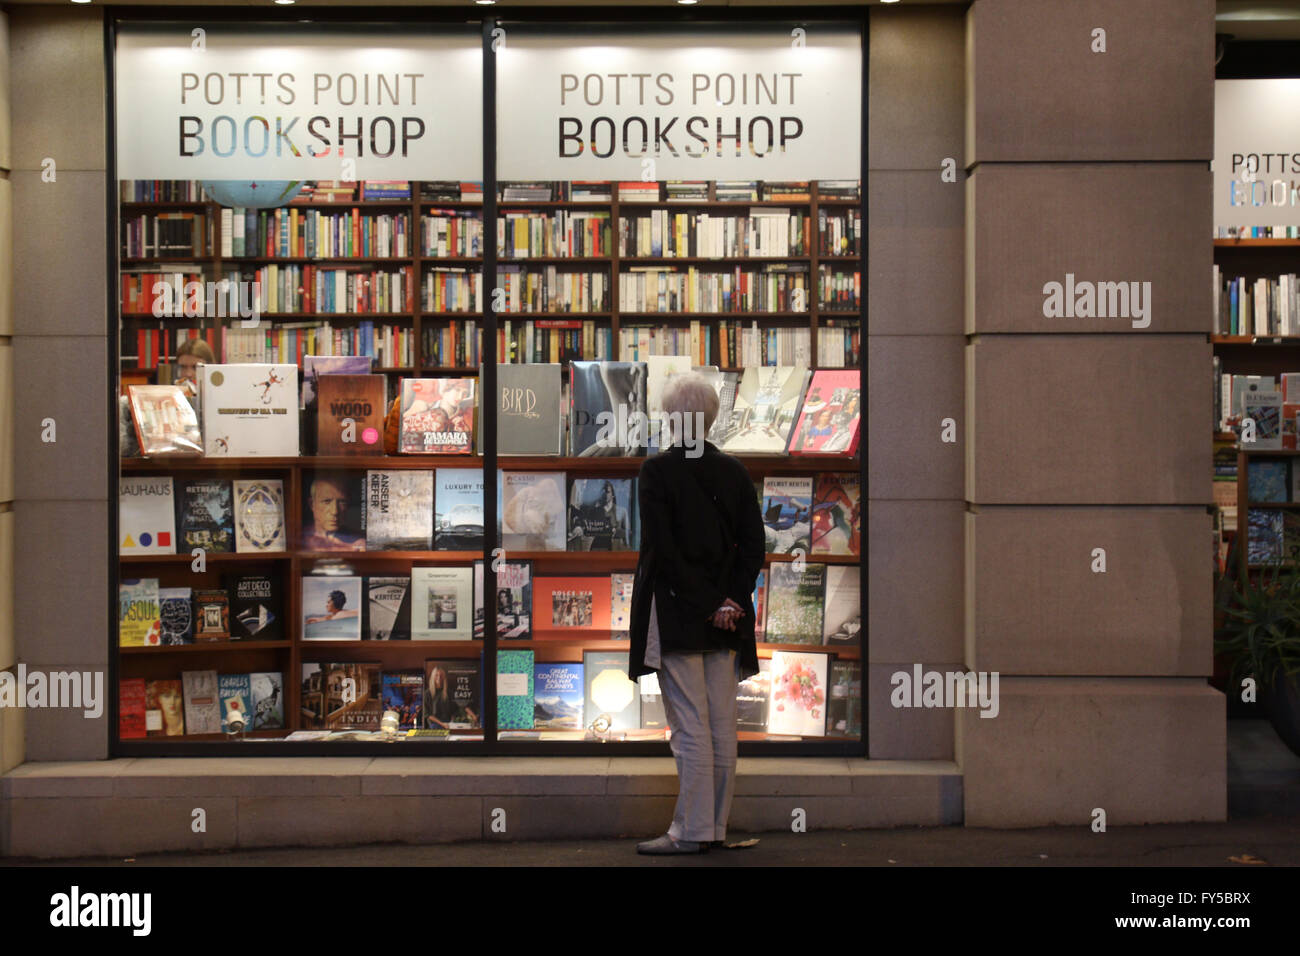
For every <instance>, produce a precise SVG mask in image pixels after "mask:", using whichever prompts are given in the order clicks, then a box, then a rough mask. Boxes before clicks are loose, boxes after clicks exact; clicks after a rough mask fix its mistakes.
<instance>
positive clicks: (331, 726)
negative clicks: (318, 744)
mask: <svg viewBox="0 0 1300 956" xmlns="http://www.w3.org/2000/svg"><path fill="white" fill-rule="evenodd" d="M379 673H380V672H379V664H378V662H376V661H347V662H345V663H330V664H326V665H325V729H326V730H378V729H379V721H380V718H381V717H382V716H383V713H382V711H381V710H380V694H381V692H382V686H381V684H380V682H379Z"/></svg>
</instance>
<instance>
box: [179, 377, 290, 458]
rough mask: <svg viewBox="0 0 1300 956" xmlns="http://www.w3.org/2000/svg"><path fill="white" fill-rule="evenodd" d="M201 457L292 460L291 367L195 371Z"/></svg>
mask: <svg viewBox="0 0 1300 956" xmlns="http://www.w3.org/2000/svg"><path fill="white" fill-rule="evenodd" d="M199 384H200V390H201V392H202V395H203V404H202V409H203V453H204V454H205V455H207V456H208V457H209V458H257V457H272V458H296V457H297V456H298V366H297V365H255V364H247V365H200V366H199Z"/></svg>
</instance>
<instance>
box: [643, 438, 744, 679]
mask: <svg viewBox="0 0 1300 956" xmlns="http://www.w3.org/2000/svg"><path fill="white" fill-rule="evenodd" d="M697 478H698V481H697ZM637 497H638V501H639V505H640V514H641V554H640V556H639V558H638V559H637V564H636V578H635V583H634V584H633V589H632V622H631V638H632V643H631V649H630V659H629V661H628V676H629V677H631V678H632V679H633V680H635V679H636V678H637V677H639V676H641V675H642V674H649V673H651V669H650V668H648V667H646V666H645V647H646V635H647V633H648V631H649V627H650V599H651V597H652V596H653V597H654V599H655V607H656V610H657V611H658V615H659V642H660V652H661V653H670V652H673V651H683V652H689V651H709V650H725V649H728V648H731V649H734V650H736V651H738V652H739V656H740V677H741V679H742V680H743V679H745V678H747V677H750V676H752V675H754V674H757V673H758V646H757V644H755V642H754V603H753V592H754V582H755V580H757V578H758V573H759V571H761V570H762V569H763V560H764V558H766V556H767V555H766V544H765V541H764V535H763V519H762V517H761V516H760V514H759V511H758V495H757V494H756V492H755V491H754V483H753V481H752V480H751V479H750V477H749V473H748V472H747V471H746V470H745V466H744V465H742V464H741V463H740V462H739V461H738V460H737V459H735V458H733V457H731V456H730V455H726V454H723V453H722V452H720V451H718V449H717V448H716V447H715V446H713V445H711V444H709V443H708V442H705V444H704V452H703V454H701V455H700V456H698V457H696V458H690V457H687V455H686V453H685V450H684V449H683V448H682V447H681V446H678V447H676V448H671V449H669V450H668V451H665V452H663V453H661V454H658V455H655V456H653V457H652V458H647V459H646V460H645V461H644V462H643V463H642V465H641V472H640V476H639V477H638V479H637ZM724 526H725V528H726V529H727V531H726V533H724V530H723V529H724ZM728 564H729V565H730V568H729V569H728ZM724 573H725V578H724ZM726 598H731V599H732V600H733V601H735V602H736V603H737V604H738V605H740V606H741V607H742V608H744V609H745V615H744V616H743V617H742V618H740V619H739V620H738V621H737V622H736V629H735V630H734V631H727V630H723V629H721V628H716V627H714V626H713V624H712V623H711V622H710V621H709V618H710V617H712V616H713V612H714V611H716V610H717V609H718V607H719V606H721V604H722V603H723V601H724V600H725V599H726Z"/></svg>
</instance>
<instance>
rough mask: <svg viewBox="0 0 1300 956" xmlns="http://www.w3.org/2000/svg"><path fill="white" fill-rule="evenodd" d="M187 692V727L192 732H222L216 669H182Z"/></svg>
mask: <svg viewBox="0 0 1300 956" xmlns="http://www.w3.org/2000/svg"><path fill="white" fill-rule="evenodd" d="M181 686H182V688H183V689H184V692H185V728H186V731H187V732H188V733H191V734H219V733H221V706H220V703H219V702H218V699H217V672H216V671H182V672H181Z"/></svg>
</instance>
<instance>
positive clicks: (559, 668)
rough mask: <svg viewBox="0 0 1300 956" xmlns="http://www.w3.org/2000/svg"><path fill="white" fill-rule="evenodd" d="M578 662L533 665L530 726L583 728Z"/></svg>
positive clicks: (581, 690) (538, 728)
mask: <svg viewBox="0 0 1300 956" xmlns="http://www.w3.org/2000/svg"><path fill="white" fill-rule="evenodd" d="M583 691H584V687H583V683H582V665H581V664H552V663H546V664H537V665H535V667H534V668H533V727H534V728H535V729H537V730H556V729H566V730H580V729H582V727H583V726H584V725H583V722H582V701H583Z"/></svg>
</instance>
